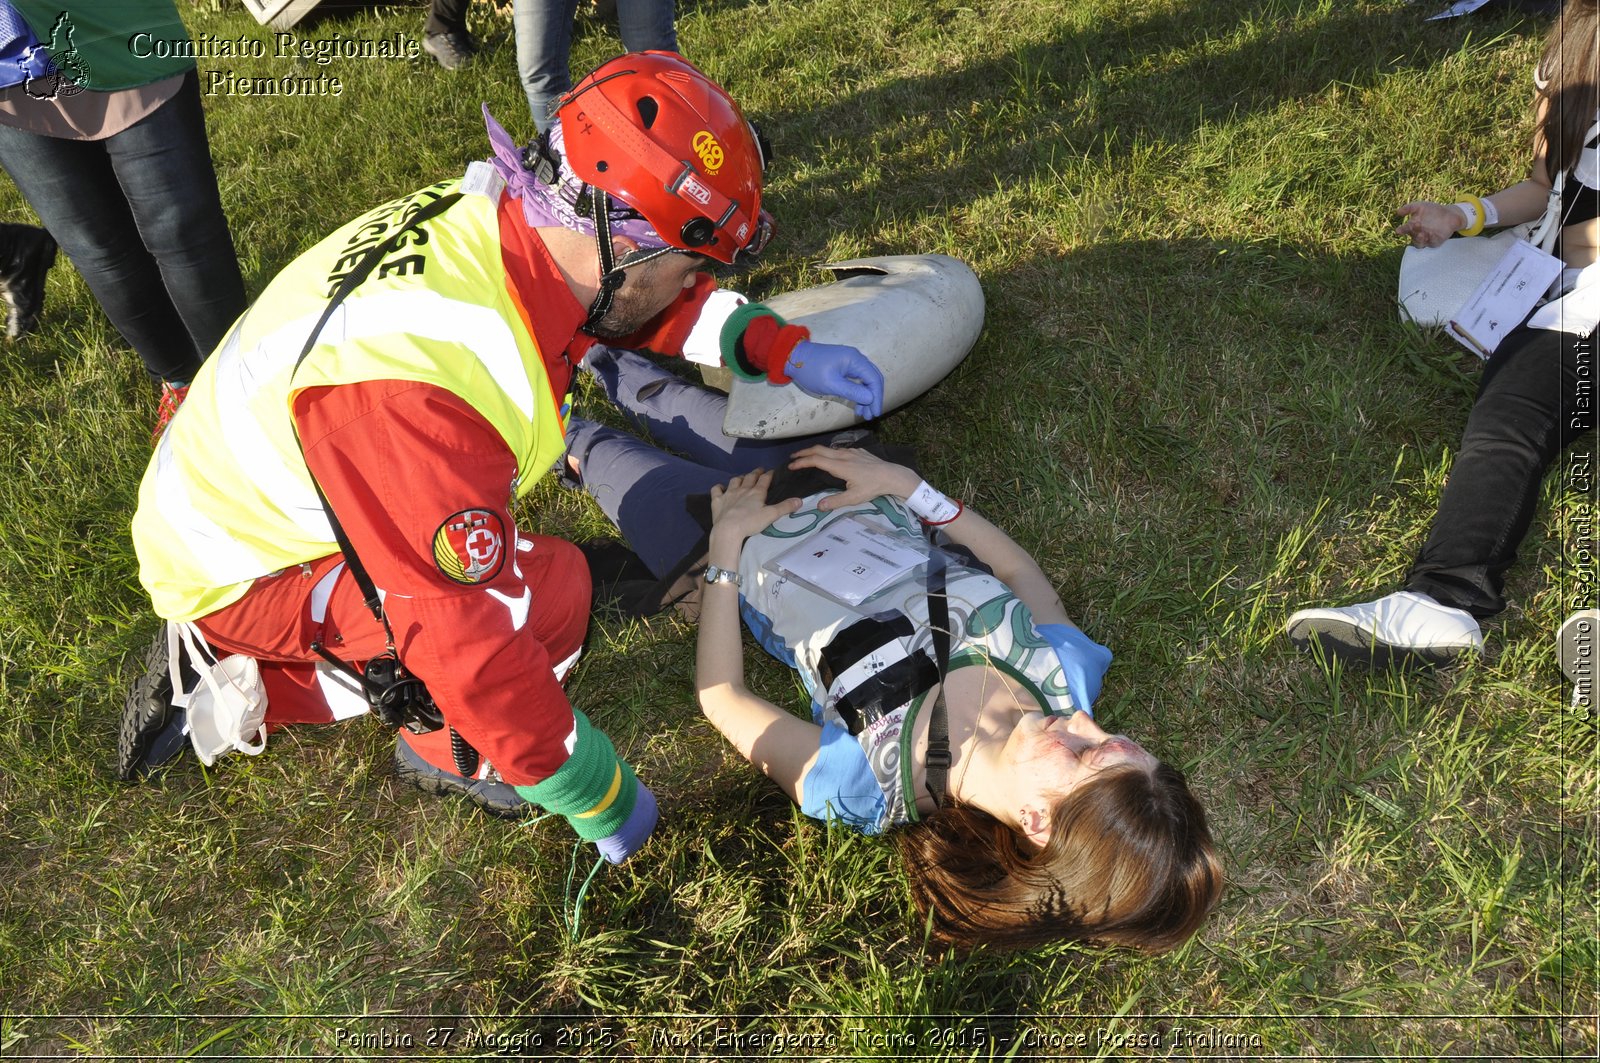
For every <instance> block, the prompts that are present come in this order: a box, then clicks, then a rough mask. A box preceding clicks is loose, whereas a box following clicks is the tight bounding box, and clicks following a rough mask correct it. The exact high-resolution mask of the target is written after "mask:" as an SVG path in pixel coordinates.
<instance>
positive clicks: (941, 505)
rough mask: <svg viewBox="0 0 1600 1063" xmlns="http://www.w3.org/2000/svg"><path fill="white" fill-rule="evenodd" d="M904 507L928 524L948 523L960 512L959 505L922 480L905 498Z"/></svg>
mask: <svg viewBox="0 0 1600 1063" xmlns="http://www.w3.org/2000/svg"><path fill="white" fill-rule="evenodd" d="M906 508H907V509H909V510H911V512H912V513H915V514H916V515H917V517H918V518H919V519H921V520H923V521H926V522H927V523H929V524H948V523H949V522H950V521H952V520H954V519H955V518H956V516H957V514H959V513H960V512H961V507H960V506H958V505H956V504H955V503H954V502H952V501H950V500H949V499H948V498H946V497H945V496H944V495H942V494H940V493H939V492H938V491H935V490H934V489H933V488H932V487H930V486H928V481H926V480H923V481H922V482H921V483H919V484H917V489H916V490H915V491H913V492H911V494H910V496H909V497H907V498H906Z"/></svg>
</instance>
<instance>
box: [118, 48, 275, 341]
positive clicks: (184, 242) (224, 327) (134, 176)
mask: <svg viewBox="0 0 1600 1063" xmlns="http://www.w3.org/2000/svg"><path fill="white" fill-rule="evenodd" d="M106 150H107V152H108V153H109V155H110V157H111V165H112V168H113V169H114V170H115V171H116V174H117V182H118V183H119V184H120V185H121V187H122V191H123V195H124V196H125V197H126V198H127V201H128V204H129V206H131V207H132V209H133V217H134V221H135V222H136V223H137V224H138V226H139V234H140V236H141V238H142V239H143V242H144V246H145V247H146V248H147V249H148V250H149V252H150V254H151V255H153V256H154V258H155V261H156V264H157V265H158V266H159V267H160V271H161V281H162V283H163V284H164V285H165V286H166V290H167V294H168V296H169V297H170V299H171V303H172V306H173V307H174V308H176V310H177V312H178V316H179V317H181V318H182V319H183V325H184V328H185V329H186V330H187V332H188V334H189V337H190V339H191V340H192V342H193V344H194V349H195V351H196V352H197V353H198V354H199V356H200V359H201V360H202V361H203V360H204V359H205V358H206V357H207V356H208V355H210V353H211V352H212V351H213V350H214V349H216V347H217V345H218V344H219V343H221V342H222V338H223V336H225V335H227V332H228V329H229V328H231V327H232V326H233V323H234V321H235V320H237V319H238V317H239V315H240V314H242V313H244V309H245V295H244V278H243V277H242V276H241V275H240V273H239V256H238V253H237V252H236V251H235V250H234V246H233V237H232V235H231V234H230V233H229V231H228V219H227V216H226V215H225V214H224V213H223V211H222V197H221V194H220V193H219V192H218V190H217V174H216V170H215V169H214V168H213V166H212V163H211V149H210V146H209V144H208V142H207V140H206V124H205V115H204V113H203V112H202V111H201V107H200V86H199V82H198V79H197V78H196V76H195V74H194V73H193V72H191V73H190V74H189V75H188V76H187V77H186V78H185V79H184V84H183V88H182V89H181V90H180V91H179V92H178V94H177V95H176V96H174V97H173V98H172V99H170V100H168V101H167V102H166V103H165V104H164V105H163V106H161V107H160V108H158V109H157V110H156V111H155V112H154V113H153V114H150V115H148V116H147V117H145V118H144V119H143V120H142V121H140V122H137V123H135V124H134V125H132V126H130V127H129V128H127V129H125V130H123V131H122V132H121V133H118V134H117V135H115V136H113V137H111V138H109V139H108V140H107V141H106Z"/></svg>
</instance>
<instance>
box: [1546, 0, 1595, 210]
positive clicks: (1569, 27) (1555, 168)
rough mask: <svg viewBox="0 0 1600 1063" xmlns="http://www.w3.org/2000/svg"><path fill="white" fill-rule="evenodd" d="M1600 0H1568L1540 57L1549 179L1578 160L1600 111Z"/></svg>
mask: <svg viewBox="0 0 1600 1063" xmlns="http://www.w3.org/2000/svg"><path fill="white" fill-rule="evenodd" d="M1597 38H1600V0H1567V3H1566V5H1565V6H1564V7H1562V9H1561V17H1560V18H1559V19H1557V20H1556V24H1555V26H1554V27H1553V28H1552V29H1551V30H1550V37H1549V39H1548V40H1547V41H1546V42H1545V46H1544V56H1543V57H1542V58H1541V59H1540V60H1539V79H1540V80H1541V81H1542V82H1543V83H1544V84H1543V87H1542V88H1541V89H1540V90H1539V94H1540V95H1541V96H1543V97H1544V98H1545V99H1546V100H1548V101H1549V104H1550V106H1549V108H1548V109H1547V110H1546V111H1545V115H1544V121H1543V122H1542V123H1541V124H1540V126H1539V134H1538V136H1539V141H1540V143H1542V144H1543V145H1544V148H1545V159H1546V167H1545V168H1546V170H1547V172H1548V173H1549V175H1550V177H1551V179H1554V178H1555V175H1556V174H1558V173H1561V172H1563V171H1566V170H1570V169H1572V168H1573V167H1574V166H1576V165H1577V164H1578V156H1579V154H1580V153H1582V151H1583V142H1584V134H1586V133H1588V132H1589V127H1590V126H1592V125H1594V122H1595V117H1596V111H1597V110H1600V73H1597V72H1596V70H1595V67H1596V64H1597V63H1600V43H1597Z"/></svg>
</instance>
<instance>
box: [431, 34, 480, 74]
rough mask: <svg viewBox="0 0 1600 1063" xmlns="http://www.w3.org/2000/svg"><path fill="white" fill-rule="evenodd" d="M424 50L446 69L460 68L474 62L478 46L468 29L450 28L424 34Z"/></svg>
mask: <svg viewBox="0 0 1600 1063" xmlns="http://www.w3.org/2000/svg"><path fill="white" fill-rule="evenodd" d="M422 50H423V51H425V52H427V53H428V54H429V55H431V56H433V57H434V58H435V59H437V60H438V61H439V65H440V66H442V67H444V68H445V69H446V70H460V69H461V68H462V67H464V66H466V65H467V64H468V63H470V62H472V55H473V53H474V52H476V51H477V48H476V47H475V46H474V45H473V43H472V38H471V37H470V36H469V35H468V34H467V31H466V30H450V31H449V32H447V33H430V34H427V35H426V36H424V37H423V38H422Z"/></svg>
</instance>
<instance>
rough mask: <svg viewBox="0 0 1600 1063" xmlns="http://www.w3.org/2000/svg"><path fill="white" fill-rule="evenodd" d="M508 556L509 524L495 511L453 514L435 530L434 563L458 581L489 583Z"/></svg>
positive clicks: (468, 583) (477, 510)
mask: <svg viewBox="0 0 1600 1063" xmlns="http://www.w3.org/2000/svg"><path fill="white" fill-rule="evenodd" d="M505 559H506V533H505V525H504V524H503V523H502V522H501V520H500V516H499V514H497V513H494V512H493V511H491V510H487V509H463V510H462V511H461V512H460V513H452V514H451V515H450V516H448V517H446V518H445V520H444V523H443V524H441V525H439V530H438V531H436V532H434V533H433V563H434V564H435V565H437V566H438V568H439V571H440V572H441V573H443V574H444V576H445V578H446V579H450V580H454V581H455V582H457V583H465V584H467V585H469V586H470V585H472V584H474V583H487V582H489V581H490V580H492V579H494V578H495V576H496V575H497V574H498V573H499V572H500V566H501V565H502V564H504V563H505Z"/></svg>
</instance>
